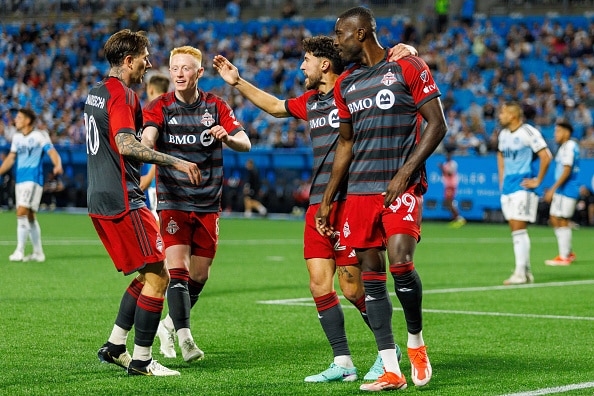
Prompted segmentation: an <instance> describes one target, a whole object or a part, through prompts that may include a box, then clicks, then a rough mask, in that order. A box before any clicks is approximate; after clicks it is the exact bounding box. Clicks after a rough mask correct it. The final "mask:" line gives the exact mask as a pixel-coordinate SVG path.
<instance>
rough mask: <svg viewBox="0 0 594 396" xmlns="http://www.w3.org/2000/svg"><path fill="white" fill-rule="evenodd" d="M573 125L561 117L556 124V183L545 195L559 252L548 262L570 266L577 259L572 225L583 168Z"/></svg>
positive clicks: (547, 262)
mask: <svg viewBox="0 0 594 396" xmlns="http://www.w3.org/2000/svg"><path fill="white" fill-rule="evenodd" d="M572 133H573V126H572V125H571V124H570V123H569V121H567V120H559V121H557V123H556V125H555V142H556V143H557V144H558V145H559V149H558V150H557V154H556V155H555V183H553V185H552V186H551V188H549V189H548V190H547V191H546V193H545V196H544V200H545V201H546V202H550V203H551V208H550V212H549V213H550V220H551V225H552V226H553V229H554V231H555V237H557V246H558V248H559V254H558V255H557V257H555V258H554V259H551V260H545V264H546V265H561V266H567V265H570V264H571V263H572V262H573V261H574V260H575V254H574V253H573V251H572V249H571V226H570V225H569V221H570V220H571V218H572V217H573V213H574V212H575V207H576V203H577V200H578V198H579V196H580V184H579V183H578V180H577V177H578V172H579V169H580V148H579V145H578V143H577V142H576V141H575V140H572V139H571V134H572Z"/></svg>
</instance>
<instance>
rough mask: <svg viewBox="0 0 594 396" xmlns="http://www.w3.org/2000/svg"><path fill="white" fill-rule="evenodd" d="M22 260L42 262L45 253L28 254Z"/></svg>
mask: <svg viewBox="0 0 594 396" xmlns="http://www.w3.org/2000/svg"><path fill="white" fill-rule="evenodd" d="M23 261H25V262H26V261H37V262H38V263H43V262H44V261H45V254H43V253H33V254H30V255H28V256H25V257H23Z"/></svg>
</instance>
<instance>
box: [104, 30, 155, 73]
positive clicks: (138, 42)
mask: <svg viewBox="0 0 594 396" xmlns="http://www.w3.org/2000/svg"><path fill="white" fill-rule="evenodd" d="M149 45H150V41H149V39H148V37H146V36H145V35H144V32H142V31H140V32H133V31H131V30H130V29H123V30H120V31H119V32H116V33H114V34H112V35H111V37H109V38H108V39H107V41H106V42H105V45H104V46H103V51H104V53H105V59H107V61H108V62H109V65H110V66H112V67H114V66H122V64H123V63H124V59H126V56H128V55H131V56H133V57H137V56H139V55H141V54H142V53H143V51H144V49H145V48H148V47H149Z"/></svg>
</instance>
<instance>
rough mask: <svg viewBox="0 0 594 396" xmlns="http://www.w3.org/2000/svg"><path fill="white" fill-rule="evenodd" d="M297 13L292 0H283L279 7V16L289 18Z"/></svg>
mask: <svg viewBox="0 0 594 396" xmlns="http://www.w3.org/2000/svg"><path fill="white" fill-rule="evenodd" d="M297 14H298V11H297V7H296V6H295V2H294V1H293V0H285V3H284V4H283V7H282V9H281V17H282V18H284V19H291V18H293V17H294V16H295V15H297Z"/></svg>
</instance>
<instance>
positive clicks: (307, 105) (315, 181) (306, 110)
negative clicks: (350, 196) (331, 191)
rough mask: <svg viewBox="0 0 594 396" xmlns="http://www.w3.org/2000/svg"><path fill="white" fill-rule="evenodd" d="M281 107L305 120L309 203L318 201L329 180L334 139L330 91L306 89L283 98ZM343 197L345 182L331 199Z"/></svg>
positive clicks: (335, 120) (334, 112) (335, 121)
mask: <svg viewBox="0 0 594 396" xmlns="http://www.w3.org/2000/svg"><path fill="white" fill-rule="evenodd" d="M285 108H286V110H287V111H288V112H289V114H291V115H292V116H293V117H295V118H298V119H301V120H305V121H307V123H308V125H309V129H310V136H311V141H312V146H313V154H314V160H313V171H312V182H311V189H310V193H309V203H310V205H313V204H318V203H320V202H322V196H323V195H324V190H325V189H326V186H327V185H328V180H330V173H331V172H332V163H333V162H334V153H335V151H336V145H337V142H338V125H339V122H338V109H337V108H336V103H335V101H334V90H331V91H330V92H328V93H327V94H326V95H323V94H322V93H320V92H318V91H313V90H312V91H308V92H306V93H304V94H303V95H301V96H299V97H297V98H293V99H289V100H287V101H285ZM344 199H346V181H345V182H344V183H343V184H342V185H341V186H340V187H339V189H338V193H337V194H336V196H335V198H334V200H335V201H336V200H344Z"/></svg>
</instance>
